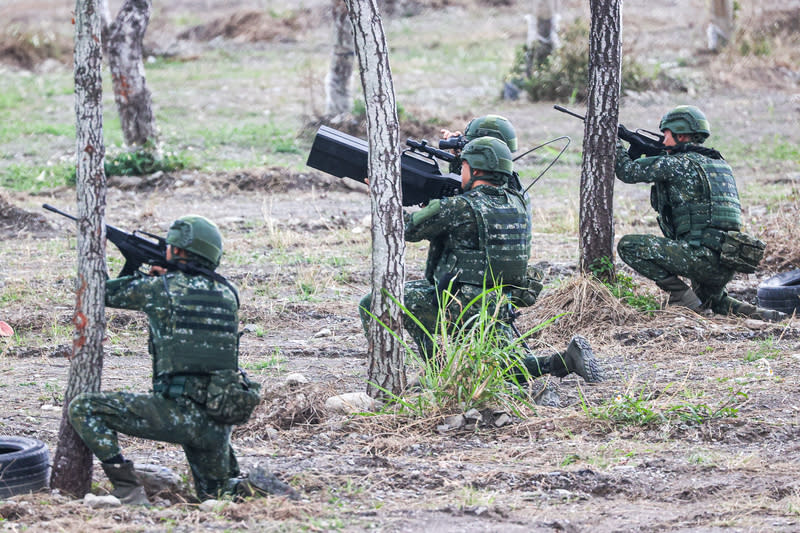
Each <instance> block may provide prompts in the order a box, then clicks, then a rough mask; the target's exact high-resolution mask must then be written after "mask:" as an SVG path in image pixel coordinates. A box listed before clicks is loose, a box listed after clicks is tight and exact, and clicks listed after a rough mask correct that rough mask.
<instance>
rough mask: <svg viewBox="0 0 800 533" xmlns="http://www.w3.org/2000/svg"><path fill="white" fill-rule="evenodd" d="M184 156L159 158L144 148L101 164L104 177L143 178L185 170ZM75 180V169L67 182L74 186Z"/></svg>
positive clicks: (175, 155)
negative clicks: (154, 174) (149, 175)
mask: <svg viewBox="0 0 800 533" xmlns="http://www.w3.org/2000/svg"><path fill="white" fill-rule="evenodd" d="M187 163H188V162H187V159H186V156H184V155H180V154H172V153H166V154H164V155H163V156H161V157H160V158H157V157H156V155H155V154H154V153H153V152H152V151H151V150H149V149H147V148H145V149H142V150H138V151H136V152H125V153H122V154H119V155H118V156H116V157H114V158H112V159H107V160H106V161H105V162H104V163H103V168H104V170H105V173H106V176H145V175H148V174H153V173H155V172H159V171H161V172H173V171H175V170H181V169H183V168H186V167H187V166H188V165H187ZM76 179H77V172H76V170H75V169H73V170H72V173H71V174H70V175H69V177H68V179H67V181H68V182H69V183H70V184H74V183H75V180H76Z"/></svg>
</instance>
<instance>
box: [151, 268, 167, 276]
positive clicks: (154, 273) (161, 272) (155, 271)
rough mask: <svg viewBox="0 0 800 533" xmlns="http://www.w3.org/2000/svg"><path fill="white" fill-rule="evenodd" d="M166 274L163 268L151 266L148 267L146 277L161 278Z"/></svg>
mask: <svg viewBox="0 0 800 533" xmlns="http://www.w3.org/2000/svg"><path fill="white" fill-rule="evenodd" d="M166 273H167V269H166V268H164V267H160V266H157V265H153V266H151V267H150V271H149V272H147V275H148V276H163V275H164V274H166Z"/></svg>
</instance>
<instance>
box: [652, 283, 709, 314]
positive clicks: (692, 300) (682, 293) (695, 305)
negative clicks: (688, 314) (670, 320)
mask: <svg viewBox="0 0 800 533" xmlns="http://www.w3.org/2000/svg"><path fill="white" fill-rule="evenodd" d="M656 285H658V287H659V288H660V289H661V290H663V291H666V292H668V293H669V300H668V301H667V305H679V306H681V307H688V308H689V309H691V310H692V311H697V310H698V309H700V306H701V305H702V302H701V301H700V298H698V297H697V295H696V294H695V293H694V291H693V290H692V289H691V287H689V286H688V285H687V284H686V283H684V282H683V281H681V279H680V278H679V277H678V276H669V277H667V278H664V279H660V280H658V281H656Z"/></svg>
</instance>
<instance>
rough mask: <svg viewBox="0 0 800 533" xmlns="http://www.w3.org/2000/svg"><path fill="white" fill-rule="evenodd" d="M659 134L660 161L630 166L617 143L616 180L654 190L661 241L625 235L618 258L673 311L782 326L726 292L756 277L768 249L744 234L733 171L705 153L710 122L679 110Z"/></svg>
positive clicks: (773, 315)
mask: <svg viewBox="0 0 800 533" xmlns="http://www.w3.org/2000/svg"><path fill="white" fill-rule="evenodd" d="M660 129H661V131H662V132H663V133H664V145H665V146H666V153H664V154H662V155H657V156H652V157H644V158H641V159H640V158H638V155H637V154H635V153H634V158H632V157H631V155H629V152H627V151H626V150H625V148H624V147H623V145H622V142H621V141H619V140H618V141H617V160H616V175H617V178H619V179H620V180H621V181H623V182H625V183H652V184H653V186H652V189H651V193H650V203H651V205H652V206H653V208H654V209H655V210H656V211H657V212H658V223H659V226H660V227H661V231H662V233H663V235H664V236H663V237H657V236H655V235H625V236H624V237H623V238H622V239H620V241H619V244H618V246H617V251H618V252H619V256H620V258H622V260H623V261H625V262H626V263H627V264H628V265H630V266H631V267H632V268H633V269H634V270H636V271H637V272H639V273H640V274H642V275H643V276H645V277H647V278H649V279H652V280H653V281H655V282H656V285H658V287H660V288H661V289H662V290H664V291H666V292H667V293H669V303H670V304H673V305H680V306H684V307H688V308H690V309H694V310H700V309H711V310H713V311H714V312H715V313H720V314H729V313H733V314H736V315H743V316H750V317H753V318H758V319H765V320H779V319H780V318H782V315H783V314H782V313H779V312H777V311H772V310H769V309H762V308H759V307H755V306H753V305H750V304H748V303H745V302H741V301H739V300H736V299H734V298H731V297H730V296H728V294H727V291H726V290H725V285H727V283H728V282H729V281H730V280H731V279H732V278H733V276H734V274H735V273H736V271H737V269H739V270H740V271H745V272H752V271H753V270H755V266H756V265H757V264H758V261H759V259H760V254H759V248H760V249H761V250H763V243H760V241H757V240H756V239H753V238H752V237H749V236H747V235H746V234H743V233H741V227H742V219H741V207H740V204H739V194H738V192H737V189H736V182H735V181H734V178H733V172H732V170H731V167H730V166H729V165H728V163H727V162H726V161H725V160H724V159H723V158H722V155H720V153H719V152H718V151H716V150H713V149H711V148H706V147H703V146H701V144H702V143H703V142H704V141H705V140H706V139H707V138H708V137H709V135H710V134H711V131H710V125H709V122H708V120H707V119H706V117H705V115H704V114H703V113H702V112H701V111H700V110H699V109H698V108H697V107H695V106H688V105H683V106H678V107H676V108H675V109H673V110H672V111H670V112H668V113H667V114H666V115H664V117H663V118H662V119H661V124H660ZM726 250H727V252H730V253H726ZM761 253H763V252H761ZM729 256H730V257H729ZM731 259H732V261H731ZM737 265H739V266H737ZM679 276H683V277H686V278H688V279H689V280H691V283H692V287H689V285H687V284H686V283H685V282H684V281H683V280H681V279H680V277H679Z"/></svg>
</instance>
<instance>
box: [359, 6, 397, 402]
mask: <svg viewBox="0 0 800 533" xmlns="http://www.w3.org/2000/svg"><path fill="white" fill-rule="evenodd" d="M345 1H346V3H347V7H348V10H349V12H350V20H351V21H352V24H353V35H354V38H355V49H356V55H357V56H358V64H359V72H360V75H361V85H362V87H363V89H364V102H365V103H366V108H367V135H368V138H369V179H370V181H369V183H370V201H371V206H372V313H373V314H374V315H375V316H376V317H378V319H379V320H380V321H381V322H383V323H384V324H385V325H386V326H387V328H388V329H386V328H383V327H381V325H380V324H378V322H377V321H374V320H373V321H370V327H369V368H368V372H367V378H368V384H367V393H368V394H370V395H371V396H373V397H374V396H377V395H379V394H380V393H381V389H384V390H387V391H390V392H392V393H395V394H399V393H400V392H401V391H402V390H403V389H404V388H405V380H406V379H405V367H404V361H403V354H404V352H403V349H402V345H401V343H400V342H399V341H397V340H396V339H395V337H394V336H393V335H392V332H397V333H398V334H402V331H403V321H402V318H403V317H402V312H401V309H400V307H399V306H398V305H397V304H395V303H394V302H392V300H391V299H390V298H388V297H387V296H386V294H388V295H391V296H393V297H394V298H396V299H397V300H398V301H400V302H402V301H403V281H404V277H405V269H404V266H403V260H404V255H405V240H404V231H403V210H402V196H401V195H402V192H401V187H400V153H399V151H398V148H397V147H398V144H399V135H400V133H399V127H398V123H397V107H396V103H395V94H394V84H393V82H392V72H391V69H390V68H389V52H388V48H387V46H386V36H385V34H384V31H383V24H382V23H381V18H380V14H379V12H378V6H377V3H376V0H345ZM384 291H385V293H386V294H385V293H384Z"/></svg>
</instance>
